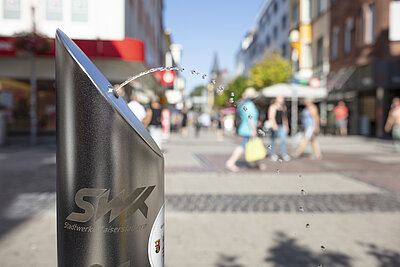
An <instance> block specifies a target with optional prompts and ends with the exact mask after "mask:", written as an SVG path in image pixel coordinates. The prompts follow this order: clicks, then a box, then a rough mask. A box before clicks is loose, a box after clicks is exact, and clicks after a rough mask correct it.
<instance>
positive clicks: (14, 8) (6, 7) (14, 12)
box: [3, 0, 21, 19]
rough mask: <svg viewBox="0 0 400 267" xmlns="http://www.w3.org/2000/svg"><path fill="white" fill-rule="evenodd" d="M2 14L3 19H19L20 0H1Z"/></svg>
mask: <svg viewBox="0 0 400 267" xmlns="http://www.w3.org/2000/svg"><path fill="white" fill-rule="evenodd" d="M3 16H4V18H5V19H19V18H20V17H21V3H20V1H19V0H3Z"/></svg>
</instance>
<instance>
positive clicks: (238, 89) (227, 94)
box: [215, 76, 247, 107]
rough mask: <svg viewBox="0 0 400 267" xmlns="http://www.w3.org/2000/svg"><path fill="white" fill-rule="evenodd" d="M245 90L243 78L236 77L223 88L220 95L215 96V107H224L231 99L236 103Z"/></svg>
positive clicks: (245, 81) (245, 83) (245, 82)
mask: <svg viewBox="0 0 400 267" xmlns="http://www.w3.org/2000/svg"><path fill="white" fill-rule="evenodd" d="M246 88H247V79H246V77H244V76H238V77H236V78H235V79H234V80H232V81H231V82H230V83H229V84H228V85H227V86H226V88H225V90H224V91H223V93H222V94H220V95H219V94H217V95H216V96H215V105H216V106H218V107H224V106H226V104H227V103H228V102H229V99H230V98H231V97H232V96H231V95H232V93H233V99H234V101H235V102H237V101H238V100H239V99H240V97H241V96H242V94H243V92H244V90H246Z"/></svg>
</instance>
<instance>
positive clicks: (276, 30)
mask: <svg viewBox="0 0 400 267" xmlns="http://www.w3.org/2000/svg"><path fill="white" fill-rule="evenodd" d="M273 34H274V39H276V38H277V37H278V27H277V26H274V33H273Z"/></svg>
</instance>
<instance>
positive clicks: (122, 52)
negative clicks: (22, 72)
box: [0, 37, 144, 62]
mask: <svg viewBox="0 0 400 267" xmlns="http://www.w3.org/2000/svg"><path fill="white" fill-rule="evenodd" d="M14 41H15V38H14V37H0V56H16V54H17V51H16V49H15V47H14ZM50 41H51V42H52V46H51V51H49V52H47V53H44V54H42V55H40V56H53V57H54V55H55V49H54V39H50ZM74 42H75V43H76V44H77V45H78V46H79V48H81V49H82V51H83V52H84V53H85V54H86V55H87V56H88V57H90V58H113V59H115V58H119V59H122V60H126V61H139V62H144V43H143V41H141V40H139V39H134V38H125V39H123V40H74Z"/></svg>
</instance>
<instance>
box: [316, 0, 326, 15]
mask: <svg viewBox="0 0 400 267" xmlns="http://www.w3.org/2000/svg"><path fill="white" fill-rule="evenodd" d="M324 4H325V0H317V15H321V14H322V13H323V12H324V11H325V6H324Z"/></svg>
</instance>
